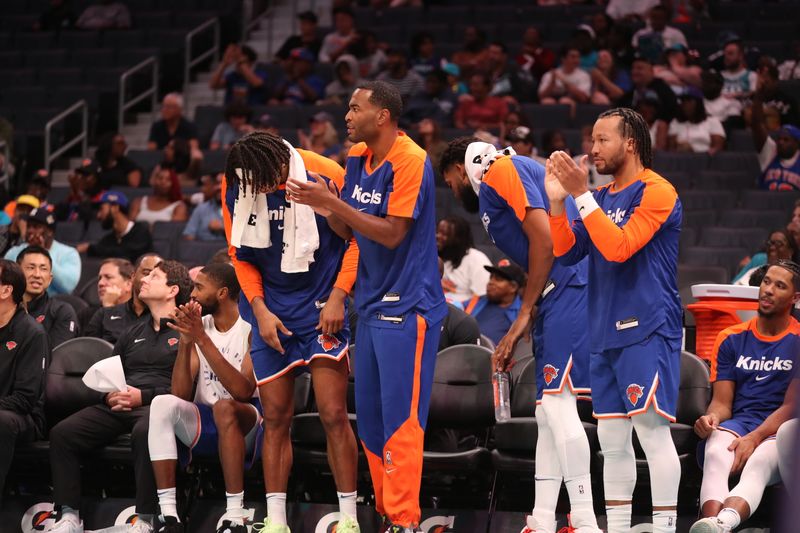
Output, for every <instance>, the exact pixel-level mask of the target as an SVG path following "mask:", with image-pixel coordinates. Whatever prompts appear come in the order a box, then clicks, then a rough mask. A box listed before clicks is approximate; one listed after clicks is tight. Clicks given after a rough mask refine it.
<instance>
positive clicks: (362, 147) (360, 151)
mask: <svg viewBox="0 0 800 533" xmlns="http://www.w3.org/2000/svg"><path fill="white" fill-rule="evenodd" d="M365 153H367V143H358V144H354V145H353V146H351V147H350V151H349V152H347V157H361V156H362V155H364V154H365Z"/></svg>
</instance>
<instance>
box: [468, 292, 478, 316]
mask: <svg viewBox="0 0 800 533" xmlns="http://www.w3.org/2000/svg"><path fill="white" fill-rule="evenodd" d="M480 299H481V297H480V296H473V297H472V298H470V299H469V301H468V302H467V305H466V306H465V307H464V312H465V313H467V314H468V315H471V314H472V310H473V309H475V306H476V305H478V301H480Z"/></svg>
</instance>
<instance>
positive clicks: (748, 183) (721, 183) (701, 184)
mask: <svg viewBox="0 0 800 533" xmlns="http://www.w3.org/2000/svg"><path fill="white" fill-rule="evenodd" d="M757 179H758V174H753V173H751V172H748V171H741V172H735V171H719V170H704V171H702V172H700V174H698V175H697V176H696V178H695V180H694V187H695V189H700V190H704V191H739V190H742V189H750V188H753V187H755V186H756V181H757Z"/></svg>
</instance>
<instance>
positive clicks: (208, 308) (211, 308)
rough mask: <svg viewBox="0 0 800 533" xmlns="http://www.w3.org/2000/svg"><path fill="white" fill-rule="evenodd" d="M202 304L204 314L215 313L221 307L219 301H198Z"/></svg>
mask: <svg viewBox="0 0 800 533" xmlns="http://www.w3.org/2000/svg"><path fill="white" fill-rule="evenodd" d="M197 303H199V304H200V309H201V313H202V314H203V316H205V315H213V314H214V313H216V312H217V309H219V302H207V303H203V302H201V301H199V300H198V301H197Z"/></svg>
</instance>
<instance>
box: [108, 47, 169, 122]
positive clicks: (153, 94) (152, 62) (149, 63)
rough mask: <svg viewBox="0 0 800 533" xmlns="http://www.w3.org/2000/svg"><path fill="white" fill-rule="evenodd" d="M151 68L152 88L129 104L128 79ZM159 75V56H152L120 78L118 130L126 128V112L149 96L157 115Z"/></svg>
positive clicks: (132, 99)
mask: <svg viewBox="0 0 800 533" xmlns="http://www.w3.org/2000/svg"><path fill="white" fill-rule="evenodd" d="M147 67H150V68H151V69H152V83H151V85H150V87H149V88H148V89H147V90H145V91H144V92H142V93H141V94H139V95H137V96H134V97H133V98H131V99H130V100H128V101H127V102H126V101H125V84H126V82H127V81H128V78H130V77H131V76H133V75H134V74H136V73H137V72H139V71H141V70H144V69H145V68H147ZM158 74H159V62H158V56H150V57H148V58H147V59H145V60H144V61H142V62H141V63H139V64H138V65H135V66H133V67H131V68H129V69H128V70H126V71H125V72H123V73H122V74H121V75H120V77H119V110H118V113H119V115H118V117H117V128H119V130H120V131H121V130H122V128H123V126H125V111H127V110H128V109H130V108H131V107H133V106H135V105H136V104H138V103H139V102H141V101H142V100H144V99H146V98H147V97H148V96H149V97H150V100H151V102H150V105H151V106H152V110H153V112H154V113H155V111H156V109H157V108H158Z"/></svg>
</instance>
